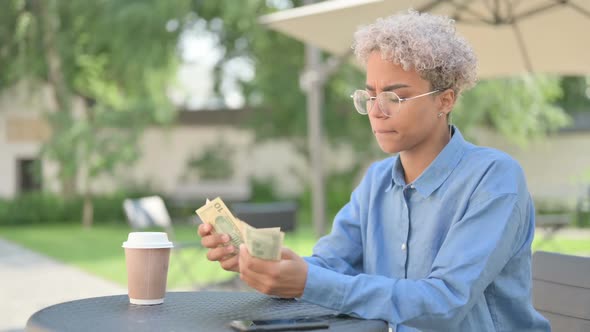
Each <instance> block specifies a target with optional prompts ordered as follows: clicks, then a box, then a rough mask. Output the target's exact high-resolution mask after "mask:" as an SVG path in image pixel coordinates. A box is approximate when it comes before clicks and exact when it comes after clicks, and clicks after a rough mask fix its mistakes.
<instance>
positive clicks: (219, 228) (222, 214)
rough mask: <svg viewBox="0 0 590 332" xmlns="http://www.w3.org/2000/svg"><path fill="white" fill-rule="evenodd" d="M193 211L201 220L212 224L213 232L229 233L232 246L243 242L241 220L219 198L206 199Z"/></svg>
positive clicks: (237, 245)
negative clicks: (205, 201) (204, 202)
mask: <svg viewBox="0 0 590 332" xmlns="http://www.w3.org/2000/svg"><path fill="white" fill-rule="evenodd" d="M195 212H196V213H197V214H198V215H199V217H200V218H201V220H202V221H203V222H205V223H207V224H210V225H211V226H213V229H214V230H215V233H217V234H227V235H229V237H230V239H231V244H232V245H234V247H236V248H238V247H239V246H240V244H242V243H244V237H243V235H242V231H241V229H242V228H243V226H242V225H241V222H240V221H239V220H238V219H237V218H236V217H234V215H233V214H232V213H231V212H230V210H229V209H228V208H227V206H226V205H225V203H223V201H222V200H221V198H219V197H217V198H215V199H214V200H212V201H209V200H207V203H206V204H205V205H203V206H202V207H200V208H199V209H197V211H195Z"/></svg>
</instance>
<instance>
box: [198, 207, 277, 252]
mask: <svg viewBox="0 0 590 332" xmlns="http://www.w3.org/2000/svg"><path fill="white" fill-rule="evenodd" d="M196 213H197V214H198V215H199V217H200V218H201V220H203V222H205V223H208V224H211V225H212V226H213V229H214V230H215V233H217V234H228V235H229V236H230V238H231V243H232V245H234V246H235V247H239V246H240V244H242V243H245V244H246V247H247V248H248V252H249V253H250V255H252V256H254V257H257V258H260V259H265V260H280V259H281V248H282V246H283V240H284V238H285V233H283V232H281V228H280V227H273V228H255V227H252V226H250V225H249V224H248V223H246V222H245V221H242V220H240V219H238V218H236V217H234V215H233V214H232V213H231V212H230V210H229V209H228V208H227V206H226V205H225V203H223V201H222V200H221V198H219V197H217V198H215V199H214V200H212V201H209V200H207V201H206V203H205V205H203V206H202V207H200V208H199V209H197V211H196Z"/></svg>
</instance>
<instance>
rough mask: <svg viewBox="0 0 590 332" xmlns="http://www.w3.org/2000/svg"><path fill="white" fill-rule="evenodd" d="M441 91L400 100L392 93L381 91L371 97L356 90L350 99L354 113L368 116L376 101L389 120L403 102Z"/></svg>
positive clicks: (363, 91)
mask: <svg viewBox="0 0 590 332" xmlns="http://www.w3.org/2000/svg"><path fill="white" fill-rule="evenodd" d="M441 91H443V90H433V91H430V92H427V93H423V94H421V95H417V96H414V97H409V98H401V97H400V96H398V95H397V94H396V93H395V92H393V91H383V92H381V93H380V94H378V95H377V96H376V97H371V95H370V94H369V93H368V92H367V91H365V90H356V91H355V92H354V93H353V94H352V95H351V96H350V97H351V98H352V100H353V102H354V107H355V108H356V111H357V112H359V113H360V114H363V115H366V114H369V112H370V111H371V110H373V107H374V106H375V101H377V103H378V104H379V109H380V110H381V113H383V114H384V115H385V116H386V117H388V118H389V117H391V116H393V115H395V114H397V113H399V111H400V109H401V108H402V103H403V102H404V101H408V100H412V99H416V98H420V97H424V96H428V95H431V94H433V93H437V92H441Z"/></svg>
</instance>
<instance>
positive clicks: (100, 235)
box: [0, 225, 590, 288]
mask: <svg viewBox="0 0 590 332" xmlns="http://www.w3.org/2000/svg"><path fill="white" fill-rule="evenodd" d="M175 230H176V240H177V241H180V242H182V241H198V240H199V239H198V236H197V233H196V232H197V230H196V227H189V226H184V227H176V228H175ZM129 232H130V229H129V228H128V227H127V226H123V225H122V226H103V225H100V226H95V227H94V228H92V229H90V230H85V229H83V228H82V227H81V226H79V225H50V226H37V225H35V226H26V227H0V237H3V238H6V239H8V240H11V241H14V242H17V243H19V244H21V245H23V246H25V247H27V248H30V249H32V250H34V251H37V252H40V253H43V254H45V255H48V256H51V257H53V258H55V259H57V260H59V261H62V262H65V263H68V264H72V265H75V266H78V267H80V268H82V269H84V270H86V271H88V272H90V273H93V274H95V275H98V276H101V277H103V278H106V279H109V280H112V281H115V282H117V283H120V284H122V285H125V283H126V282H127V279H126V278H127V277H126V271H125V255H124V251H123V248H121V245H122V243H123V241H125V240H126V238H127V234H128V233H129ZM314 243H315V239H314V237H313V234H312V231H311V228H310V227H301V228H300V229H299V230H298V231H297V232H295V233H288V234H287V235H286V237H285V245H286V246H287V247H289V248H291V249H293V250H294V251H295V252H297V253H298V254H300V255H309V254H310V253H311V249H312V247H313V244H314ZM533 248H534V249H535V250H545V251H555V252H561V253H568V254H580V255H590V239H568V238H563V237H559V236H558V237H556V238H554V239H553V240H551V241H549V242H543V243H540V242H539V239H536V240H535V242H534V243H533ZM179 259H182V260H183V261H185V262H189V264H188V265H190V266H191V274H192V275H193V276H195V278H196V279H197V281H198V283H200V284H207V283H210V282H218V281H223V280H226V279H229V278H231V277H232V276H233V275H234V274H233V273H230V272H226V271H223V270H222V269H221V268H220V267H219V266H218V265H217V263H212V262H209V261H208V260H207V259H206V257H205V250H204V249H194V250H193V249H190V250H185V251H184V252H183V254H182V256H180V257H178V256H176V255H172V257H171V261H170V270H169V274H168V286H169V287H170V288H175V287H185V286H189V285H190V284H191V283H190V280H189V279H188V278H187V277H186V274H185V273H184V271H183V270H182V268H181V266H179V263H178V260H179Z"/></svg>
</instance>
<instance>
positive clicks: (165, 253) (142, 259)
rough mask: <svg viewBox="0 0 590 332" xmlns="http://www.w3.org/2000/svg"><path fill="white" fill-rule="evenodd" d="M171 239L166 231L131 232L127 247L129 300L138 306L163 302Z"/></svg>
mask: <svg viewBox="0 0 590 332" xmlns="http://www.w3.org/2000/svg"><path fill="white" fill-rule="evenodd" d="M172 247H173V245H172V242H170V241H169V240H168V235H166V233H163V232H133V233H129V236H128V238H127V241H125V242H123V248H125V261H126V262H127V290H128V294H129V302H131V303H133V304H138V305H154V304H160V303H164V296H165V295H166V281H167V279H168V262H169V260H170V250H171V248H172Z"/></svg>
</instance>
